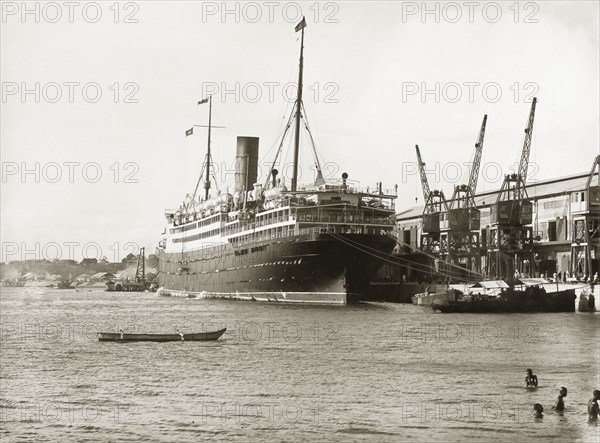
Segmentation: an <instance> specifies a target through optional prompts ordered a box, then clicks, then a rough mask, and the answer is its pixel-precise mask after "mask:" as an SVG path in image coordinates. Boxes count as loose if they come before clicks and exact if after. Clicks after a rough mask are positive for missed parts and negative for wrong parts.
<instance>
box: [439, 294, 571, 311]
mask: <svg viewBox="0 0 600 443" xmlns="http://www.w3.org/2000/svg"><path fill="white" fill-rule="evenodd" d="M575 298H576V297H575V290H574V289H568V290H565V291H559V292H552V293H540V294H538V295H537V296H533V297H532V296H528V294H525V293H524V291H515V293H514V295H513V296H512V297H510V298H509V299H499V300H470V301H449V302H446V303H443V304H442V303H432V305H431V306H432V308H433V309H434V310H439V311H441V312H453V313H477V314H483V313H499V314H502V313H536V312H575Z"/></svg>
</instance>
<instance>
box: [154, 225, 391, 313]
mask: <svg viewBox="0 0 600 443" xmlns="http://www.w3.org/2000/svg"><path fill="white" fill-rule="evenodd" d="M395 244H396V242H395V241H394V240H393V239H391V238H389V237H387V236H382V235H370V234H340V235H337V234H333V235H332V234H328V233H309V234H304V235H298V236H293V237H287V238H284V239H276V240H273V241H271V242H263V243H260V244H259V243H257V244H252V245H247V247H244V248H242V249H240V248H235V249H234V248H233V246H231V245H230V244H227V245H223V246H221V247H215V248H211V249H203V250H200V251H190V252H185V253H183V254H181V253H165V252H162V253H161V254H160V256H159V260H160V261H159V276H160V277H159V278H160V284H161V287H162V289H161V293H162V294H164V295H167V294H171V295H191V294H196V295H198V296H202V297H206V298H234V299H241V300H256V301H274V302H291V303H315V304H346V303H351V302H355V301H359V300H361V299H362V298H363V297H364V296H365V295H366V293H367V291H368V287H369V281H370V280H371V279H372V277H373V276H374V275H375V273H376V272H377V269H378V268H379V267H380V266H381V264H382V263H383V262H382V260H381V257H383V256H384V255H385V254H389V253H390V252H391V251H392V250H393V249H394V246H395Z"/></svg>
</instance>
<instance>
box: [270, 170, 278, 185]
mask: <svg viewBox="0 0 600 443" xmlns="http://www.w3.org/2000/svg"><path fill="white" fill-rule="evenodd" d="M278 173H279V171H278V170H277V169H273V170H272V171H271V174H272V176H273V179H272V180H273V181H272V183H273V187H275V186H277V174H278Z"/></svg>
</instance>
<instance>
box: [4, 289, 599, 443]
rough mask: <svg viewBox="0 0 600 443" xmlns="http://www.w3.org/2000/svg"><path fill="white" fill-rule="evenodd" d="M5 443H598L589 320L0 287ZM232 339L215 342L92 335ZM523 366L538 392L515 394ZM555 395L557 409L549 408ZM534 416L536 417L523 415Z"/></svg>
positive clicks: (588, 316)
mask: <svg viewBox="0 0 600 443" xmlns="http://www.w3.org/2000/svg"><path fill="white" fill-rule="evenodd" d="M0 308H1V310H0V321H1V333H2V335H1V337H0V338H1V345H2V353H1V355H2V357H1V369H0V386H1V399H0V401H1V403H0V413H1V415H0V420H1V423H0V424H1V429H2V430H1V435H0V436H1V437H2V441H3V442H5V441H6V442H18V441H78V442H85V441H94V442H96V441H138V440H143V441H165V442H169V441H178V442H180V441H192V440H200V439H207V440H208V439H210V440H211V441H273V442H275V441H277V442H278V441H307V440H318V441H332V442H338V441H339V442H347V441H373V442H381V441H394V442H398V441H401V442H404V441H407V442H411V441H415V442H416V441H428V442H434V441H444V442H446V441H465V440H467V439H474V440H475V441H507V440H513V441H527V440H534V439H535V440H538V439H540V440H541V441H546V442H559V441H560V442H564V441H581V442H594V441H596V442H597V441H598V438H599V436H598V435H599V434H598V433H599V429H600V427H599V425H598V422H594V421H589V419H588V416H587V412H586V406H587V402H588V400H589V399H590V398H591V396H592V391H593V390H594V389H599V388H600V376H599V361H600V358H599V351H598V343H599V341H600V340H599V338H600V336H599V335H600V332H599V331H600V327H599V326H600V315H598V314H592V313H569V314H530V315H521V314H512V315H454V314H440V313H433V312H432V311H431V310H430V309H428V308H424V307H419V306H413V305H409V304H392V303H368V304H359V305H355V306H348V307H345V308H340V307H305V306H303V307H301V306H289V305H280V304H277V303H252V302H234V301H219V300H198V299H192V298H175V297H158V296H156V295H155V294H152V293H129V294H123V293H106V292H101V291H95V292H75V291H73V290H57V289H46V288H27V287H25V288H2V293H1V297H0ZM221 326H225V327H227V328H228V332H227V333H226V334H225V336H224V337H223V338H222V339H221V340H219V341H217V342H176V343H130V344H117V343H102V342H99V341H98V340H97V339H96V332H97V331H107V332H113V331H114V332H116V331H118V330H119V329H123V330H124V331H126V332H156V333H170V332H174V331H175V330H176V329H177V328H178V329H179V330H180V331H182V332H202V331H206V330H214V329H217V328H219V327H221ZM527 368H532V369H533V370H534V373H536V374H537V375H538V378H539V388H538V389H537V390H532V391H528V390H527V389H525V387H524V377H525V370H526V369H527ZM561 386H566V387H567V388H568V396H567V397H566V399H565V404H566V410H565V412H564V413H562V414H559V413H555V412H553V411H552V408H551V406H552V405H553V404H554V402H555V400H556V397H557V395H558V389H559V388H560V387H561ZM534 403H541V404H542V405H543V406H544V408H545V417H544V418H543V419H536V418H534V417H533V414H532V411H533V404H534Z"/></svg>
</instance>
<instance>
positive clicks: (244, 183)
mask: <svg viewBox="0 0 600 443" xmlns="http://www.w3.org/2000/svg"><path fill="white" fill-rule="evenodd" d="M257 178H258V137H238V138H237V150H236V155H235V192H241V191H242V190H245V191H246V192H248V191H249V190H252V189H254V183H256V180H257Z"/></svg>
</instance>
